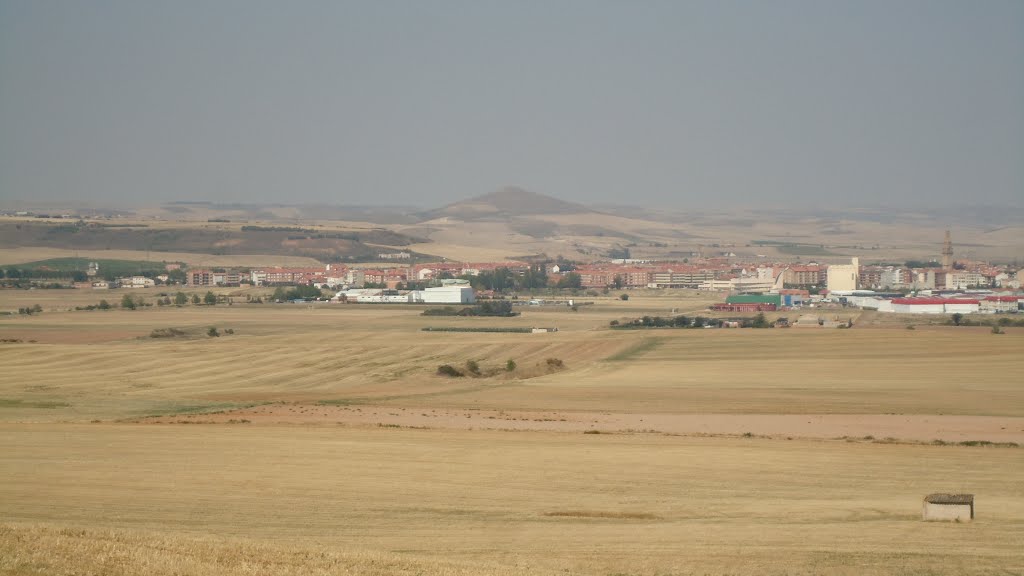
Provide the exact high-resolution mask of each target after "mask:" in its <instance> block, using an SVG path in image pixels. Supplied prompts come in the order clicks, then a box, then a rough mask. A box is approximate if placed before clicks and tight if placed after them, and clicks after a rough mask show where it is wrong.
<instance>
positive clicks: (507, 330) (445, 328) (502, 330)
mask: <svg viewBox="0 0 1024 576" xmlns="http://www.w3.org/2000/svg"><path fill="white" fill-rule="evenodd" d="M420 330H422V331H423V332H500V333H506V334H529V333H531V332H533V328H496V327H495V328H484V327H454V326H452V327H448V326H427V327H426V328H421V329H420Z"/></svg>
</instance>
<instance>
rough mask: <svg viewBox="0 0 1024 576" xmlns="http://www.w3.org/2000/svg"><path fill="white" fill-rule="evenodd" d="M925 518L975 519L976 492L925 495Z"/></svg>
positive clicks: (948, 519) (968, 520) (967, 520)
mask: <svg viewBox="0 0 1024 576" xmlns="http://www.w3.org/2000/svg"><path fill="white" fill-rule="evenodd" d="M922 516H923V519H924V520H945V521H947V522H970V521H971V520H974V494H929V495H927V496H925V497H924V509H923V511H922Z"/></svg>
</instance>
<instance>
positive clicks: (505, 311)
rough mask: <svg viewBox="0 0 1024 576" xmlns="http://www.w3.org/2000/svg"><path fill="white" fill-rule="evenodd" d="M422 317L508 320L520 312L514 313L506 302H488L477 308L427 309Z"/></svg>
mask: <svg viewBox="0 0 1024 576" xmlns="http://www.w3.org/2000/svg"><path fill="white" fill-rule="evenodd" d="M421 315H422V316H497V317H502V318H508V317H511V316H518V315H519V313H518V312H513V311H512V303H511V302H508V301H506V300H494V301H486V302H481V303H480V304H477V305H476V306H466V307H464V308H456V307H454V306H445V307H443V308H427V309H426V310H424V311H423V313H422V314H421Z"/></svg>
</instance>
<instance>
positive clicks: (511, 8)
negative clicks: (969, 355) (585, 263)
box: [0, 0, 1024, 208]
mask: <svg viewBox="0 0 1024 576" xmlns="http://www.w3.org/2000/svg"><path fill="white" fill-rule="evenodd" d="M1022 62H1024V3H1021V2H1014V1H1009V0H1007V1H991V2H985V3H966V2H954V1H907V2H900V3H887V2H881V1H868V2H847V3H839V2H811V1H780V2H772V3H756V2H749V1H748V2H731V3H720V2H646V3H621V2H612V1H607V2H606V1H569V0H565V1H561V2H539V1H533V2H517V3H499V2H469V1H455V0H446V1H438V2H430V3H414V2H400V1H391V2H372V3H371V2H365V3H356V2H314V1H304V2H300V3H294V4H282V3H273V2H255V1H253V2H249V1H245V2H243V1H240V0H222V1H218V2H210V3H202V2H197V1H184V2H175V3H159V2H135V1H128V0H97V1H95V2H89V3H81V2H71V1H54V2H45V3H43V2H19V1H16V0H0V200H22V201H24V200H29V199H31V200H37V201H66V200H77V201H85V200H88V201H92V202H97V203H108V204H110V203H119V202H122V203H128V204H132V205H139V204H147V203H157V202H166V201H173V200H209V201H214V202H247V203H260V202H264V203H266V202H284V203H331V204H358V205H374V204H377V205H381V204H383V205H388V204H391V205H400V204H401V205H414V206H422V207H437V206H442V205H445V204H448V203H451V202H455V201H458V200H462V199H465V198H468V197H472V196H476V195H480V194H484V193H487V192H491V191H494V190H497V189H499V188H502V187H503V186H507V185H513V186H518V187H522V188H524V189H527V190H530V191H533V192H537V193H541V194H546V195H551V196H555V197H557V198H560V199H562V200H566V201H570V202H578V203H583V204H632V205H639V204H646V205H652V206H670V207H688V206H693V207H711V208H714V207H722V206H728V205H731V204H744V205H749V206H771V205H780V204H783V205H784V204H798V203H823V198H824V199H827V201H828V204H829V205H846V206H850V205H854V206H872V205H873V206H885V205H888V204H896V205H913V204H915V203H918V202H925V201H927V202H933V203H935V204H937V205H951V204H958V203H979V204H992V205H999V204H1005V205H1011V206H1015V207H1021V206H1022V205H1024V162H1022V161H1021V160H1022V159H1024V66H1022V64H1021V63H1022ZM823 205H824V204H823Z"/></svg>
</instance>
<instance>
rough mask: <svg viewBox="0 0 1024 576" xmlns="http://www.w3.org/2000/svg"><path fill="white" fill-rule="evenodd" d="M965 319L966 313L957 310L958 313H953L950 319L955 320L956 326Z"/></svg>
mask: <svg viewBox="0 0 1024 576" xmlns="http://www.w3.org/2000/svg"><path fill="white" fill-rule="evenodd" d="M963 319H964V315H963V314H961V313H959V312H957V313H956V314H953V315H952V316H950V320H952V321H953V325H954V326H959V325H960V322H962V321H963Z"/></svg>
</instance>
